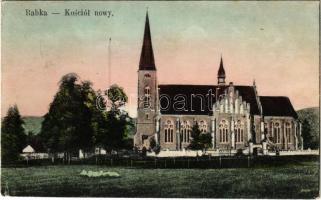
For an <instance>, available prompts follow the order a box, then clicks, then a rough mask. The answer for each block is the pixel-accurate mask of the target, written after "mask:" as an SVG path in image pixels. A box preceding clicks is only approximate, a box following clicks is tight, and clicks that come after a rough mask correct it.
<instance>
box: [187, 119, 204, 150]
mask: <svg viewBox="0 0 321 200" xmlns="http://www.w3.org/2000/svg"><path fill="white" fill-rule="evenodd" d="M200 135H201V131H200V129H199V126H198V123H197V122H196V123H195V124H194V126H193V127H192V132H191V137H192V140H191V143H190V144H189V146H188V148H190V149H193V150H201V149H202V144H201V142H200Z"/></svg>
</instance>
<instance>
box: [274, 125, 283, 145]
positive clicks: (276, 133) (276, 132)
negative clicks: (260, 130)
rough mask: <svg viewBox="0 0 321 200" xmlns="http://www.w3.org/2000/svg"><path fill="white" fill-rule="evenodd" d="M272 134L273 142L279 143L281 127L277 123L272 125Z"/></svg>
mask: <svg viewBox="0 0 321 200" xmlns="http://www.w3.org/2000/svg"><path fill="white" fill-rule="evenodd" d="M273 132H274V136H275V142H276V143H281V125H280V123H279V122H276V123H274V126H273Z"/></svg>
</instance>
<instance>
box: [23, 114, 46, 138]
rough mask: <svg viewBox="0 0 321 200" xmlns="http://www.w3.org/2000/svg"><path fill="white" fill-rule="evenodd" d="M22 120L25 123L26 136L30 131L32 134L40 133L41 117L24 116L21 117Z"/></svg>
mask: <svg viewBox="0 0 321 200" xmlns="http://www.w3.org/2000/svg"><path fill="white" fill-rule="evenodd" d="M22 119H23V121H24V122H25V124H24V128H25V131H26V134H28V132H29V131H32V132H33V133H34V134H38V133H40V131H41V123H42V121H43V117H36V116H26V117H22Z"/></svg>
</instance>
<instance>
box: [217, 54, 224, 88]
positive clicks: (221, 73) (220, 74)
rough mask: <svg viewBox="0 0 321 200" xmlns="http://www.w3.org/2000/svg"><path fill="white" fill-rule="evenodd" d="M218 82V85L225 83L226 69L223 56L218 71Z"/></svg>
mask: <svg viewBox="0 0 321 200" xmlns="http://www.w3.org/2000/svg"><path fill="white" fill-rule="evenodd" d="M217 84H218V85H225V70H224V66H223V59H222V56H221V62H220V68H219V69H218V72H217Z"/></svg>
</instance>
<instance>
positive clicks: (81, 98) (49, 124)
mask: <svg viewBox="0 0 321 200" xmlns="http://www.w3.org/2000/svg"><path fill="white" fill-rule="evenodd" d="M94 102H95V92H94V91H93V90H92V88H91V83H90V82H88V81H85V82H81V83H79V77H78V75H77V74H74V73H71V74H66V75H64V76H63V77H62V79H61V81H60V82H59V90H58V92H57V93H56V95H55V97H54V100H53V102H52V103H51V104H50V107H49V112H48V113H47V114H46V115H45V116H44V121H43V123H42V129H41V135H42V138H43V140H44V142H45V145H46V147H47V148H48V149H49V151H50V152H51V153H54V154H55V153H57V152H65V155H66V157H68V158H69V159H70V157H71V154H72V153H77V152H78V150H79V149H87V150H88V149H90V148H91V147H92V146H93V126H92V115H93V114H92V110H93V107H94V106H95V103H94Z"/></svg>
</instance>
